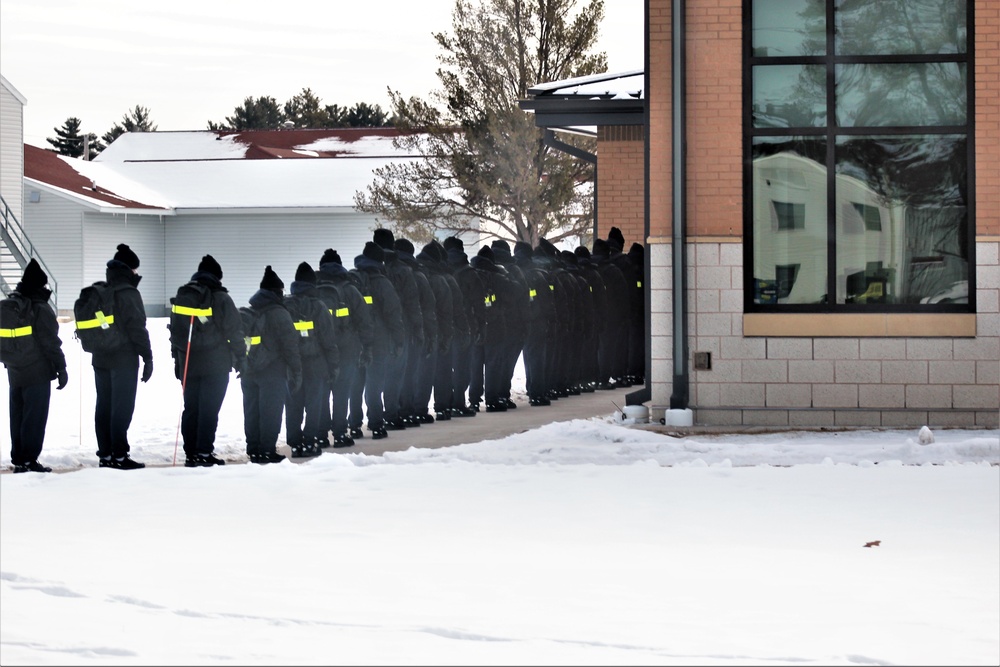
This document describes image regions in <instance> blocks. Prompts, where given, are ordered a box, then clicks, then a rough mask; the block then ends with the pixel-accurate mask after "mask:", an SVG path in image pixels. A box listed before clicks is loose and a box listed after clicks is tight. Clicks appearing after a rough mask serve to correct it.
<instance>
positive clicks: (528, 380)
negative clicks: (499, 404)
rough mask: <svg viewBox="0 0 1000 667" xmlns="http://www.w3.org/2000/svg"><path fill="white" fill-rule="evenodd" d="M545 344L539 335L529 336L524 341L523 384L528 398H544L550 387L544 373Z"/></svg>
mask: <svg viewBox="0 0 1000 667" xmlns="http://www.w3.org/2000/svg"><path fill="white" fill-rule="evenodd" d="M545 352H546V345H545V341H544V340H543V339H542V338H541V337H540V336H529V337H528V339H527V340H526V341H525V342H524V385H525V387H524V388H525V390H526V391H527V392H528V397H529V398H545V394H546V393H547V392H548V390H549V389H551V387H550V386H549V383H548V378H547V375H546V372H545V371H546V362H545Z"/></svg>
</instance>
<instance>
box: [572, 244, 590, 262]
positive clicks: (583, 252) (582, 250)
mask: <svg viewBox="0 0 1000 667" xmlns="http://www.w3.org/2000/svg"><path fill="white" fill-rule="evenodd" d="M573 252H574V253H575V254H576V256H577V257H583V258H584V259H590V250H588V249H587V246H585V245H582V246H580V247H579V248H577V249H576V250H574V251H573Z"/></svg>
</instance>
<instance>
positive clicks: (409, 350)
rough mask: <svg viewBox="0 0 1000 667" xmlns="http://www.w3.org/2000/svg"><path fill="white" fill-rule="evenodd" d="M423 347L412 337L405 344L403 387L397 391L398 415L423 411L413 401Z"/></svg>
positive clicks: (403, 415)
mask: <svg viewBox="0 0 1000 667" xmlns="http://www.w3.org/2000/svg"><path fill="white" fill-rule="evenodd" d="M424 349H425V348H424V346H423V345H420V344H418V343H417V342H416V341H415V340H412V339H411V340H409V341H408V342H407V344H406V368H405V369H404V370H403V387H402V390H401V391H400V393H399V416H400V417H412V416H413V415H415V414H423V413H424V410H423V407H422V406H420V407H419V408H418V406H417V405H416V403H415V399H416V397H417V386H418V385H419V384H420V369H421V365H422V364H423V361H424V359H426V357H425V356H424V355H425V352H424ZM424 405H426V402H425V403H424Z"/></svg>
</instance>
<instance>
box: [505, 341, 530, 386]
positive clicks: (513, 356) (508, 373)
mask: <svg viewBox="0 0 1000 667" xmlns="http://www.w3.org/2000/svg"><path fill="white" fill-rule="evenodd" d="M523 347H524V339H518V340H516V341H508V342H506V343H504V344H503V347H502V348H501V349H500V353H501V355H502V356H501V359H500V373H501V375H502V378H501V387H500V396H501V398H510V385H511V382H512V380H513V378H514V369H515V368H517V360H518V357H520V356H521V348H523Z"/></svg>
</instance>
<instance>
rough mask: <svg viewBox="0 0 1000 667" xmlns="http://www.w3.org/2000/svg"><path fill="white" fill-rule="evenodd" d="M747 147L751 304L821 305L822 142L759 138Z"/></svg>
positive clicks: (823, 270) (823, 283) (824, 246)
mask: <svg viewBox="0 0 1000 667" xmlns="http://www.w3.org/2000/svg"><path fill="white" fill-rule="evenodd" d="M753 150H754V160H753V193H754V194H753V201H754V222H753V229H754V232H753V290H754V295H753V300H754V303H758V304H779V303H781V304H786V303H789V304H791V303H794V304H817V303H824V302H825V299H826V293H827V287H826V273H827V271H826V267H827V256H826V255H827V250H826V249H827V217H826V169H825V168H824V167H823V164H822V162H821V160H822V159H823V156H824V155H825V154H826V142H825V141H824V140H822V139H814V138H801V137H798V138H793V137H759V138H757V139H755V140H754V145H753ZM782 267H785V268H782ZM787 267H798V268H795V269H789V268H787Z"/></svg>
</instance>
